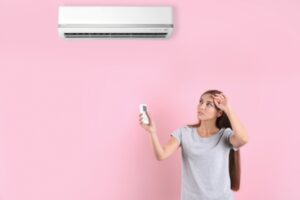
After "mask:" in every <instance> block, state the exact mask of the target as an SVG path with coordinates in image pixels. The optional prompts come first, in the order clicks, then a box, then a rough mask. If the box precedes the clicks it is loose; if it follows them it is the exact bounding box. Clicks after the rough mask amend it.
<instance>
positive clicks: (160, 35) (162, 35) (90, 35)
mask: <svg viewBox="0 0 300 200" xmlns="http://www.w3.org/2000/svg"><path fill="white" fill-rule="evenodd" d="M167 34H168V33H164V32H159V33H155V32H153V33H76V32H74V33H64V36H65V38H166V36H167Z"/></svg>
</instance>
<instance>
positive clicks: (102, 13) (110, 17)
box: [58, 6, 173, 39]
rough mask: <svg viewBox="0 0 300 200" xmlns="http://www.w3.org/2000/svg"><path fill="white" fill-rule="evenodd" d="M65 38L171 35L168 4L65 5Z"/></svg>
mask: <svg viewBox="0 0 300 200" xmlns="http://www.w3.org/2000/svg"><path fill="white" fill-rule="evenodd" d="M58 30H59V35H60V36H61V37H63V38H68V39H69V38H151V37H153V38H169V37H170V35H171V33H172V31H173V19H172V8H171V7H168V6H163V7H162V6H160V7H158V6H152V7H151V6H150V7H149V6H148V7H140V6H135V7H134V6H131V7H130V6H124V7H120V6H119V7H118V6H95V7H93V6H62V7H60V8H59V25H58Z"/></svg>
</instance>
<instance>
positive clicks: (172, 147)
mask: <svg viewBox="0 0 300 200" xmlns="http://www.w3.org/2000/svg"><path fill="white" fill-rule="evenodd" d="M150 138H151V143H152V146H153V149H154V154H155V157H156V159H157V160H165V159H167V158H168V157H170V156H171V155H172V154H173V153H175V151H176V150H177V149H178V147H179V146H180V143H179V141H178V140H177V139H176V138H174V137H171V139H170V140H169V141H168V142H167V143H166V144H165V145H164V146H163V147H162V146H161V145H160V143H159V140H158V137H157V134H156V133H155V132H154V133H150Z"/></svg>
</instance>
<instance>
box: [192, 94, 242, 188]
mask: <svg viewBox="0 0 300 200" xmlns="http://www.w3.org/2000/svg"><path fill="white" fill-rule="evenodd" d="M220 93H222V92H221V91H219V90H207V91H206V92H204V93H203V94H202V95H201V97H202V96H203V95H205V94H211V95H214V94H220ZM216 109H217V111H220V109H219V108H218V107H217V106H216ZM200 124H201V120H199V122H198V123H197V124H191V125H188V126H189V127H193V128H197V127H199V126H200ZM216 126H217V127H218V128H219V129H221V128H231V129H232V127H231V123H230V121H229V118H228V116H227V115H226V113H225V112H222V115H221V116H220V117H218V118H217V120H216ZM229 175H230V181H231V189H232V190H234V191H238V190H239V189H240V181H241V163H240V150H237V151H235V150H233V149H231V150H230V153H229Z"/></svg>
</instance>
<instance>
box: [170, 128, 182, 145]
mask: <svg viewBox="0 0 300 200" xmlns="http://www.w3.org/2000/svg"><path fill="white" fill-rule="evenodd" d="M171 136H173V137H175V138H176V139H177V140H178V141H179V143H180V144H181V141H182V128H178V129H176V130H174V131H173V132H172V133H171Z"/></svg>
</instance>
